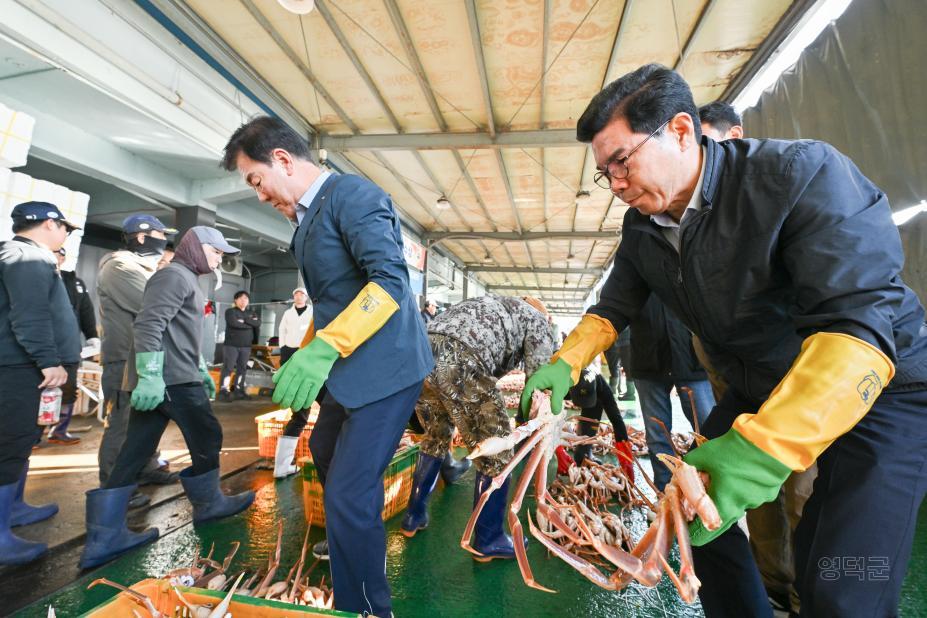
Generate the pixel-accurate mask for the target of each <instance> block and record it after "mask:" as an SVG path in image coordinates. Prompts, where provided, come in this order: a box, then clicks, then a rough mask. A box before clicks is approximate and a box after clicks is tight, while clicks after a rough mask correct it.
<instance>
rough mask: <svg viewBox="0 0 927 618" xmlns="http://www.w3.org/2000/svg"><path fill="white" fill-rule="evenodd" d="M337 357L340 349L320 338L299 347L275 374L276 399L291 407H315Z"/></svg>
mask: <svg viewBox="0 0 927 618" xmlns="http://www.w3.org/2000/svg"><path fill="white" fill-rule="evenodd" d="M336 360H338V350H336V349H335V348H333V347H332V346H331V345H329V344H328V343H327V342H326V341H325V340H324V339H321V338H319V337H316V338H315V339H313V340H312V341H310V342H309V345H307V346H306V347H304V348H300V349H299V350H296V352H294V353H293V356H291V357H290V360H288V361H287V362H285V363H284V364H283V367H281V368H280V370H279V371H278V372H277V373H276V374H274V383H275V384H276V385H277V386H276V387H274V397H273V399H274V402H275V403H278V404H280V405H281V406H282V407H284V408H290V409H291V410H304V409H306V408H308V407H309V406H311V405H312V402H313V401H315V398H316V396H318V394H319V391H320V390H322V385H323V384H325V380H327V379H328V374H329V373H330V372H331V370H332V367H333V366H334V365H335V361H336Z"/></svg>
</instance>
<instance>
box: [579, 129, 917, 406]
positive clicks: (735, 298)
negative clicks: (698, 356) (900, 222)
mask: <svg viewBox="0 0 927 618" xmlns="http://www.w3.org/2000/svg"><path fill="white" fill-rule="evenodd" d="M702 144H703V147H704V148H705V153H706V156H705V170H704V177H703V184H702V191H701V198H702V209H701V210H700V211H699V212H698V213H697V214H695V215H691V216H689V217H686V218H684V219H683V221H682V224H681V227H680V250H679V252H677V251H676V250H675V249H674V248H673V246H672V245H671V244H670V243H669V242H668V241H667V240H666V239H665V238H664V236H663V235H662V234H661V233H660V231H659V229H658V227H657V226H656V224H654V223H653V222H652V221H651V220H650V218H649V217H647V216H645V215H642V214H640V213H639V212H638V211H637V210H635V209H633V208H632V209H630V210H629V211H628V213H627V215H625V219H624V226H623V228H622V241H621V244H620V246H619V248H618V251H617V253H616V257H615V265H614V268H613V269H612V272H611V274H610V275H609V278H608V280H607V281H606V283H605V285H604V286H603V289H602V295H601V300H600V301H599V303H598V304H597V305H596V306H595V307H593V308H592V309H590V313H594V314H597V315H600V316H602V317H605V318H607V319H609V320H610V321H611V322H612V324H613V325H614V327H615V329H616V330H617V331H619V332H620V331H621V330H622V329H623V328H624V327H625V326H626V325H627V324H628V322H629V319H630V317H631V316H634V315H636V314H637V312H638V311H639V310H640V308H641V307H643V305H644V303H645V302H646V301H647V299H648V298H649V297H650V294H651V291H652V292H653V293H655V294H656V295H657V296H658V297H659V298H660V299H661V300H662V301H663V302H664V303H665V304H666V306H667V308H668V309H669V310H670V311H672V312H673V313H674V314H675V315H676V316H678V317H679V318H680V319H681V320H682V322H683V323H684V324H685V325H686V326H687V327H688V328H689V330H691V331H692V332H694V333H695V334H696V335H698V337H699V338H700V339H701V340H702V342H703V344H704V347H705V350H706V352H707V353H708V355H709V358H710V359H711V361H712V364H713V365H714V366H715V368H716V369H717V370H718V372H719V373H720V374H721V375H722V376H723V377H724V379H725V380H726V381H727V382H728V384H729V385H730V388H731V390H732V395H737V396H740V399H742V400H743V401H745V402H750V403H752V404H753V405H755V406H759V405H760V404H761V403H762V402H763V401H765V400H766V398H767V397H768V396H769V394H770V392H771V391H772V389H773V388H775V386H776V385H777V384H778V383H779V381H780V380H782V378H783V376H785V374H786V372H787V371H788V370H789V368H790V367H791V365H792V362H793V361H794V360H795V357H796V356H797V355H798V352H799V350H800V346H801V343H802V341H803V340H804V339H805V338H806V337H808V336H810V335H812V334H814V333H816V332H838V333H846V334H849V335H852V336H854V337H857V338H859V339H862V340H864V341H867V342H869V343H871V344H873V345H875V346H876V347H878V348H880V349H881V350H882V351H883V352H884V353H885V354H887V355H888V356H889V358H891V359H892V361H893V362H894V363H895V364H896V374H895V378H894V380H893V381H892V383H891V384H890V386H889V388H898V387H904V386H908V385H913V384H923V383H925V382H927V333H925V332H924V330H923V326H924V310H923V308H922V307H921V305H920V302H919V301H918V299H917V297H916V296H915V294H914V292H912V291H911V290H910V289H909V288H908V287H907V286H906V285H905V284H904V282H903V281H902V280H901V277H900V274H899V273H900V271H901V267H902V263H903V261H904V256H903V253H902V249H901V240H900V237H899V235H898V230H897V228H896V227H895V225H894V223H893V222H892V219H891V209H890V208H889V204H888V199H887V198H886V197H885V194H884V193H882V191H880V190H879V188H878V187H876V186H875V185H874V184H872V182H870V181H869V180H868V179H867V178H866V177H865V176H863V175H862V173H861V172H860V171H859V169H857V167H856V166H855V165H854V164H853V162H852V161H850V160H849V159H848V158H847V157H845V156H843V155H842V154H840V153H839V152H837V150H835V149H834V148H833V147H832V146H829V145H828V144H824V143H822V142H815V141H807V140H800V141H781V140H752V139H745V140H726V141H724V142H720V143H719V142H714V141H712V140H710V139H707V138H706V139H703V140H702Z"/></svg>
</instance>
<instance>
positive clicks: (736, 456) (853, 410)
mask: <svg viewBox="0 0 927 618" xmlns="http://www.w3.org/2000/svg"><path fill="white" fill-rule="evenodd" d="M894 375H895V367H894V366H893V365H892V362H891V360H889V358H888V357H887V356H885V354H883V353H882V351H881V350H879V349H878V348H876V347H874V346H872V345H870V344H869V343H866V342H865V341H862V340H861V339H857V338H855V337H852V336H850V335H845V334H842V333H816V334H814V335H812V336H810V337H808V338H807V339H805V341H804V343H803V344H802V348H801V352H800V353H799V355H798V357H796V359H795V362H794V363H792V367H791V369H789V372H788V373H787V374H786V375H785V377H784V378H782V381H781V382H779V385H778V386H776V388H775V389H774V390H773V392H772V393H771V394H770V395H769V398H768V399H767V400H766V402H765V403H764V404H763V405H762V406H760V409H759V411H758V412H757V413H756V414H741V415H740V416H738V417H737V419H736V420H735V421H734V424H733V426H732V427H731V429H730V430H728V432H727V433H725V434H724V435H722V436H721V437H719V438H715V439H714V440H709V441H708V442H706V443H705V444H703V445H701V446H700V447H698V448H696V449H693V450H692V451H690V452H689V454H688V455H686V456H685V458H684V459H685V461H686V463H688V464H689V465H692V466H695V467H696V468H697V469H698V470H700V471H702V472H706V473H708V476H709V477H710V483H709V486H708V496H709V497H710V498H711V499H712V500H713V501H714V503H715V506H717V507H718V513H719V514H720V515H721V527H720V528H718V529H717V530H712V531H708V530H706V529H705V527H704V526H703V525H702V522H701V521H700V520H698V519H696V520H695V521H694V522H692V523H691V524H690V525H689V535H690V536H691V538H692V545H695V546H700V545H704V544H706V543H708V542H709V541H712V540H713V539H715V538H716V537H717V536H719V535H720V534H721V533H723V532H725V531H726V530H727V529H728V528H730V527H731V526H732V525H734V524H735V523H736V522H737V520H738V519H740V518H741V517H742V516H743V514H744V512H745V511H746V510H748V509H752V508H756V507H757V506H759V505H760V504H763V503H764V502H769V501H770V500H772V499H774V498H775V497H776V495H777V494H778V493H779V488H780V487H781V486H782V483H784V482H785V480H786V479H787V478H788V476H789V474H791V473H792V472H793V471H798V470H805V469H807V468H808V466H810V465H811V464H812V463H814V461H815V460H816V459H817V458H818V456H819V455H820V454H821V453H823V452H824V450H825V449H826V448H827V447H828V446H830V445H831V443H833V441H834V440H836V439H837V438H839V437H840V436H842V435H843V434H845V433H846V432H848V431H850V430H851V429H852V428H853V427H854V426H855V425H856V424H857V423H858V422H859V421H860V420H861V419H862V418H863V416H865V415H866V413H867V412H868V411H869V409H870V408H871V407H872V404H873V403H874V402H875V400H876V399H877V398H878V396H879V394H880V393H881V392H882V389H883V388H884V387H885V385H886V384H888V383H889V382H890V381H891V379H892V377H893V376H894Z"/></svg>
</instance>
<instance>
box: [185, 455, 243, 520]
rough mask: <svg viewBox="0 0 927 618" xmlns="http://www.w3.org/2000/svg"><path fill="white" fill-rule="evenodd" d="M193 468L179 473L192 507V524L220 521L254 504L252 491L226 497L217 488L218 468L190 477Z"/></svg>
mask: <svg viewBox="0 0 927 618" xmlns="http://www.w3.org/2000/svg"><path fill="white" fill-rule="evenodd" d="M192 472H193V468H192V467H191V468H186V469H184V470H182V471H181V472H180V482H181V483H182V484H183V489H184V491H185V492H187V499H188V500H190V504H192V505H193V523H195V524H198V523H202V522H204V521H209V520H211V519H221V518H223V517H228V516H230V515H235V514H236V513H241V512H242V511H244V510H245V509H246V508H248V507H249V506H251V503H252V502H254V492H253V491H243V492H241V493H240V494H234V495H231V496H227V495H225V494H224V493H222V490H221V489H220V488H219V468H216V469H215V470H210V471H209V472H204V473H203V474H200V475H199V476H191V474H192Z"/></svg>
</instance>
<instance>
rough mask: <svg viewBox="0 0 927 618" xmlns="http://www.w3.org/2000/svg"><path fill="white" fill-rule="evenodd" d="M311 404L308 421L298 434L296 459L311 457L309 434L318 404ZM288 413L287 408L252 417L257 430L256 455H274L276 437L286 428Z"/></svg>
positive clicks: (313, 424) (316, 414) (313, 423)
mask: <svg viewBox="0 0 927 618" xmlns="http://www.w3.org/2000/svg"><path fill="white" fill-rule="evenodd" d="M312 406H313V407H312V410H311V411H310V413H309V422H308V423H306V426H305V427H304V428H303V432H302V433H301V434H300V436H299V442H298V443H297V445H296V458H297V459H299V458H300V457H311V454H310V453H309V436H310V435H311V434H312V428H313V427H314V426H315V418H316V417H317V416H318V404H316V403H313V404H312ZM290 414H291V413H290V410H289V408H287V409H283V410H274V411H273V412H268V413H267V414H261V415H260V416H255V417H254V422H255V423H257V432H258V455H260V456H261V457H273V456H274V454H275V453H276V452H277V439H278V438H279V437H280V436H282V435H283V430H284V429H286V424H287V423H288V422H289V421H290Z"/></svg>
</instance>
